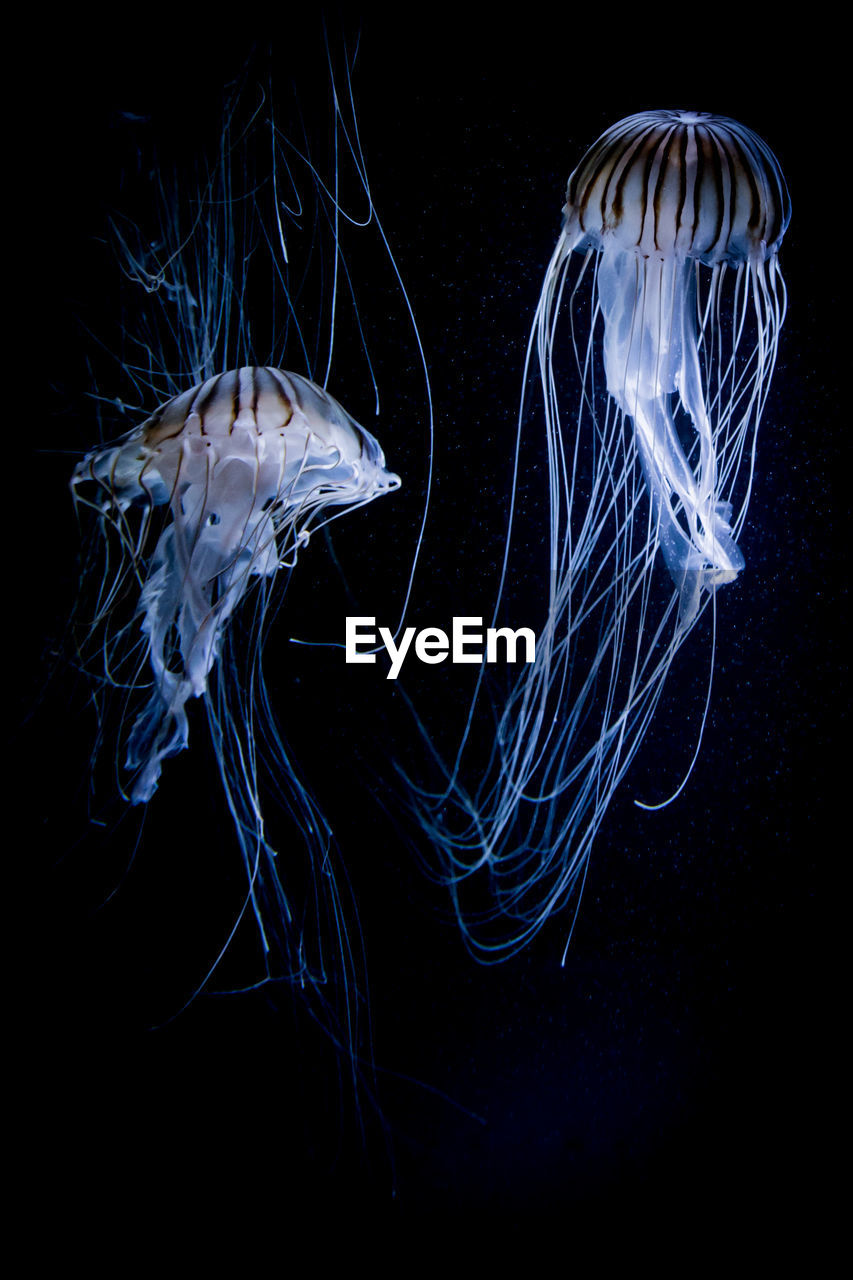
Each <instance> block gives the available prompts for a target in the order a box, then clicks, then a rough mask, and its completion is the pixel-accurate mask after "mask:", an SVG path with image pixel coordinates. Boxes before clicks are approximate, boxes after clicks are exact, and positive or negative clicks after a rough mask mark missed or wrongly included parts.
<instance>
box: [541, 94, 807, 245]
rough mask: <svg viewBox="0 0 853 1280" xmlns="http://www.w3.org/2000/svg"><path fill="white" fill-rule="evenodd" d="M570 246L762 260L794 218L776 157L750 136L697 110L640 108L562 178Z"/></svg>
mask: <svg viewBox="0 0 853 1280" xmlns="http://www.w3.org/2000/svg"><path fill="white" fill-rule="evenodd" d="M565 215H566V227H567V230H568V231H569V232H570V234H571V232H572V231H574V232H575V233H576V234H577V237H578V240H577V243H576V246H575V247H577V248H583V247H588V246H590V245H592V246H594V247H595V248H601V247H603V245H604V244H605V243H615V244H616V245H617V246H618V247H620V248H623V249H626V250H631V249H633V250H634V251H636V252H638V253H640V254H643V255H645V256H648V257H668V256H670V255H672V254H676V255H679V256H682V255H683V256H684V257H689V258H698V259H699V260H700V261H702V262H707V263H710V264H713V263H716V262H743V261H745V260H747V259H751V258H752V259H754V258H756V257H757V258H759V259H764V258H767V257H768V256H769V255H770V254H772V253H774V252H775V251H776V249H777V248H778V246H779V243H780V241H781V239H782V236H783V235H784V234H785V229H786V227H787V226H788V222H789V220H790V216H791V202H790V198H789V196H788V188H787V186H786V184H785V179H784V177H783V176H782V171H781V169H780V168H779V162H778V161H777V159H776V157H775V156H774V155H773V152H772V151H771V150H770V148H769V147H768V146H767V144H766V143H765V142H763V141H762V139H761V138H759V137H758V135H757V134H756V133H753V132H752V130H751V129H747V128H746V127H745V126H744V125H742V124H738V122H737V121H736V120H729V119H727V118H726V117H725V116H715V115H710V114H708V113H707V112H702V111H643V112H640V113H639V114H638V115H634V116H628V117H627V118H626V119H625V120H620V121H619V122H618V124H614V125H613V126H612V127H611V128H609V129H608V130H606V132H605V133H603V134H602V135H601V137H600V138H599V139H598V141H597V142H596V143H595V144H594V145H593V146H592V147H590V149H589V151H587V153H586V155H585V156H584V158H583V160H581V162H580V164H579V165H578V167H577V168H576V169H575V171H574V173H573V174H572V176H571V178H570V179H569V186H568V191H567V203H566V206H565Z"/></svg>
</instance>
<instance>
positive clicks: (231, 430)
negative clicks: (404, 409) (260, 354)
mask: <svg viewBox="0 0 853 1280" xmlns="http://www.w3.org/2000/svg"><path fill="white" fill-rule="evenodd" d="M72 483H73V486H74V489H75V492H77V493H79V492H82V491H83V490H84V489H85V490H86V491H87V497H86V500H87V501H88V502H89V503H91V504H92V505H94V506H96V507H97V508H98V509H99V511H100V512H101V513H102V515H103V518H104V520H105V522H106V523H108V524H111V525H112V526H114V528H115V529H116V530H117V531H118V532H119V534H120V535H121V538H122V542H123V544H124V547H125V549H126V550H127V551H128V552H129V553H130V556H131V559H132V561H133V563H134V566H135V567H136V569H137V571H138V573H139V575H140V577H141V580H142V590H141V594H140V599H139V610H140V614H141V616H142V623H141V625H142V630H143V632H144V633H145V635H146V637H147V642H148V657H149V661H150V668H151V674H152V676H153V690H152V693H151V696H150V699H149V701H148V704H147V705H146V707H145V708H144V709H143V710H142V711H141V712H140V714H139V715H138V717H137V718H136V721H135V723H134V725H133V728H132V730H131V732H130V736H129V740H128V744H127V761H126V764H127V768H128V769H129V770H130V771H131V772H132V774H133V782H132V785H131V797H132V799H133V800H134V801H136V802H141V801H146V800H149V799H150V798H151V796H152V795H153V793H154V791H155V789H156V787H157V781H158V778H159V776H160V771H161V767H162V762H163V760H164V759H165V758H166V757H167V756H171V755H174V754H175V753H176V752H178V751H180V750H182V749H183V748H184V747H186V745H187V739H188V726H187V713H186V703H187V700H188V699H189V698H191V697H199V696H201V695H203V694H204V693H206V691H207V687H208V677H209V675H210V671H211V668H212V667H213V665H214V663H215V662H216V659H217V656H218V654H219V651H220V648H221V644H222V637H223V632H224V629H225V627H226V626H227V624H228V620H229V618H230V617H231V614H232V613H233V611H234V609H235V608H236V607H237V605H238V604H239V603H240V601H241V600H242V598H243V597H244V596H245V594H246V593H247V591H248V590H249V589H250V587H251V586H252V584H253V582H254V581H256V580H257V579H258V578H267V579H269V578H272V577H274V576H275V574H276V573H277V572H278V570H279V568H281V567H288V568H291V567H292V566H293V565H294V563H295V561H296V555H297V552H298V550H299V548H300V547H302V546H305V544H306V543H307V542H308V540H309V537H310V534H311V532H312V531H313V530H315V529H316V528H318V527H319V526H320V525H322V524H325V523H327V522H328V521H329V520H330V519H331V518H333V516H334V515H335V514H339V513H340V510H341V509H342V508H352V507H358V506H364V505H365V504H366V503H368V502H372V501H373V499H374V498H376V497H378V496H380V495H381V494H383V493H387V492H389V491H390V490H392V489H396V488H398V487H399V484H400V481H399V478H398V477H397V476H395V475H392V474H391V473H390V472H389V471H387V470H386V468H385V459H384V457H383V454H382V450H381V449H380V447H379V444H378V443H377V441H376V440H375V439H374V438H373V436H371V435H370V434H369V432H367V431H365V430H364V429H363V428H362V427H360V426H359V425H358V423H357V422H355V421H354V419H352V418H351V417H350V416H349V414H348V413H347V412H346V411H345V410H344V409H343V408H342V407H341V406H340V405H339V404H338V402H337V401H336V400H334V399H333V398H332V397H331V396H330V395H329V394H328V393H327V392H325V391H323V390H321V388H320V387H317V386H315V385H314V383H312V382H309V381H308V380H307V379H306V378H302V377H300V376H299V375H297V374H293V373H284V372H283V371H281V370H279V369H268V368H244V369H238V370H233V371H231V372H228V373H224V374H221V375H219V376H217V377H214V378H209V379H208V380H207V381H206V382H204V383H202V384H201V385H200V386H197V387H193V388H191V390H189V391H186V392H184V393H183V394H182V395H180V396H177V397H175V398H174V399H173V400H170V401H169V402H168V403H167V404H165V405H163V407H162V408H161V409H159V410H158V411H157V413H155V414H154V415H153V417H151V418H149V419H148V421H147V422H145V423H143V424H142V426H140V427H139V428H137V429H136V430H135V431H132V432H131V433H130V434H129V435H128V436H126V437H125V438H124V439H123V440H121V441H119V442H118V443H117V444H114V445H111V446H107V447H106V448H103V449H99V450H97V451H96V452H94V453H92V454H90V455H89V456H88V457H87V458H85V459H84V461H83V462H81V463H80V465H79V466H78V467H77V469H76V471H75V473H74V478H73V482H72ZM93 486H94V487H93ZM161 506H167V507H168V509H169V512H170V516H171V519H170V520H169V521H168V523H167V524H166V527H165V528H164V529H163V530H162V532H161V533H160V536H159V538H158V540H157V544H156V547H155V548H154V551H153V553H152V554H151V556H150V560H146V557H145V553H144V546H145V540H146V535H147V532H148V525H149V522H150V519H151V515H152V512H153V511H154V509H155V508H157V507H161Z"/></svg>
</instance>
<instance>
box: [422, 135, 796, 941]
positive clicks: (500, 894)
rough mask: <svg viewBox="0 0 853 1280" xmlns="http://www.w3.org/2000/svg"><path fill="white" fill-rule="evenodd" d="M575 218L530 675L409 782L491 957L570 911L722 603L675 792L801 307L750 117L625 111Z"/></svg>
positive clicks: (541, 307)
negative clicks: (787, 282) (670, 683)
mask: <svg viewBox="0 0 853 1280" xmlns="http://www.w3.org/2000/svg"><path fill="white" fill-rule="evenodd" d="M563 215H564V216H563V226H562V231H561V234H560V237H559V240H558V243H557V246H556V249H555V250H554V253H553V256H552V258H551V261H550V264H549V266H548V268H547V271H546V273H545V279H544V283H543V286H542V290H541V294H540V297H539V302H538V305H537V308H536V311H535V316H534V320H533V324H532V328H531V334H530V341H529V344H528V350H527V361H526V365H525V392H524V394H523V396H522V402H521V408H520V412H519V417H518V429H517V440H516V448H515V463H514V468H515V469H514V480H513V493H512V503H511V514H510V524H509V534H508V537H507V543H506V552H505V556H504V560H503V572H502V577H501V583H500V590H499V595H498V605H497V607H496V609H495V617H496V618H497V617H498V615H499V613H500V611H501V609H502V608H503V609H505V608H506V604H507V594H508V586H509V584H511V583H514V582H515V581H517V580H518V579H519V578H521V577H522V576H524V575H527V576H529V575H530V574H531V572H534V571H535V570H532V569H531V565H530V563H529V560H528V561H525V560H524V559H523V556H524V555H528V554H529V553H526V552H522V551H521V550H516V548H515V546H514V540H515V542H518V543H519V544H520V543H521V542H522V541H524V542H526V543H529V542H530V528H531V526H530V524H529V513H527V512H524V511H521V510H520V504H521V499H520V492H521V491H520V484H519V482H520V479H521V478H522V477H524V478H525V479H526V478H527V477H528V475H529V474H530V472H532V471H533V470H535V468H536V467H538V466H539V467H541V462H542V454H541V453H537V449H541V447H542V446H541V445H540V444H539V442H538V441H536V442H534V443H531V431H530V426H529V421H528V418H529V416H530V415H531V405H533V406H534V407H535V408H536V411H537V412H538V415H539V417H540V420H541V421H542V423H543V424H544V433H543V435H544V462H545V467H546V471H547V510H546V513H545V522H546V523H545V532H544V537H542V538H541V541H542V543H543V544H544V548H545V553H546V557H545V558H544V560H543V563H542V564H541V566H540V569H539V573H540V577H539V578H538V579H537V581H538V582H539V583H540V584H541V585H540V587H539V590H540V591H541V592H542V593H543V594H544V596H545V598H546V600H547V609H546V611H545V616H544V620H543V622H542V626H541V629H540V631H539V638H538V643H537V658H536V662H535V664H534V665H532V666H531V667H528V668H527V669H526V671H525V672H524V674H522V675H521V676H520V677H519V678H518V679H516V680H515V681H514V682H513V683H511V685H510V687H509V689H508V691H507V692H506V695H505V696H504V697H503V699H502V700H498V699H497V698H496V697H495V695H494V694H493V695H492V702H493V703H494V702H496V701H497V702H498V705H499V706H500V710H499V711H498V712H497V714H496V717H495V719H494V720H492V721H489V720H488V718H486V719H487V726H486V734H487V737H488V745H487V747H486V748H485V752H484V754H483V748H482V745H480V746H477V745H476V742H477V734H478V724H479V723H480V722H481V720H482V717H480V716H479V712H478V706H479V705H480V703H481V702H482V701H483V697H484V677H483V676H482V675H481V677H480V679H479V680H478V683H477V688H476V691H475V693H474V697H473V701H472V704H471V709H470V712H469V715H468V719H467V724H466V727H465V731H464V734H463V737H462V741H461V745H460V746H459V749H458V751H457V753H456V756H455V759H453V760H452V761H451V762H450V763H446V764H445V765H444V766H443V768H442V776H441V780H440V783H439V784H438V785H436V786H433V787H431V788H424V787H422V786H421V787H416V788H415V797H416V807H417V810H418V813H419V816H420V819H421V822H422V823H423V826H424V828H425V830H426V832H427V835H428V838H429V839H430V841H431V843H432V845H433V846H434V848H435V849H437V851H438V855H439V860H440V865H441V868H442V874H443V876H444V877H445V879H446V881H447V883H448V885H449V887H450V890H451V894H452V897H453V901H454V904H455V908H456V912H457V915H458V918H459V921H460V924H461V927H462V931H463V936H464V938H465V940H466V943H467V945H468V946H469V947H470V949H471V950H472V952H473V953H474V955H475V956H477V958H478V959H481V960H483V961H484V962H491V961H495V960H500V959H503V958H505V957H506V956H508V955H511V954H512V953H514V952H515V951H517V950H518V949H519V948H521V947H523V946H524V945H526V943H527V942H529V941H530V939H531V938H532V937H533V936H534V935H535V934H536V933H537V932H538V931H539V930H540V929H541V928H542V926H543V925H544V923H545V921H546V920H547V919H548V918H549V917H550V916H551V915H552V914H553V913H554V912H556V911H558V910H560V909H561V908H564V907H566V905H567V904H569V903H570V902H572V901H573V902H574V904H575V915H576V911H577V905H578V903H579V901H580V897H581V893H582V889H583V884H584V880H585V876H586V870H587V867H588V863H589V855H590V851H591V848H592V846H593V843H594V841H595V839H596V836H597V834H598V832H599V829H600V827H601V824H602V821H603V819H604V816H605V814H606V812H607V810H608V806H609V805H610V802H611V800H612V797H613V795H614V793H615V792H616V790H617V788H618V787H619V785H620V783H621V782H622V780H623V778H624V777H625V774H626V771H627V770H628V768H629V766H630V765H631V763H632V761H633V760H634V758H635V756H636V754H637V752H638V750H639V749H640V746H641V744H642V742H643V739H644V737H645V735H646V733H647V731H648V729H649V726H650V724H651V722H652V720H653V718H654V716H655V712H656V709H657V708H658V706H659V704H660V700H661V697H662V694H663V691H664V687H665V684H666V679H667V675H668V673H669V672H670V670H671V668H672V665H673V661H674V659H675V656H676V654H677V652H678V651H679V649H680V648H681V647H682V645H683V644H684V643H685V641H686V640H687V637H688V635H690V634H691V632H693V630H694V629H695V627H696V625H697V623H698V622H699V620H700V618H701V617H702V616H703V614H704V612H705V610H706V608H707V606H708V605H709V603H711V604H712V606H713V607H712V615H713V619H714V627H713V628H712V638H711V648H712V655H711V658H710V661H709V663H708V668H707V670H708V675H707V690H706V697H705V710H704V714H703V716H702V721H701V724H700V726H699V730H698V734H697V741H696V747H695V751H694V754H693V757H692V761H691V762H690V764H689V766H688V767H687V769H686V772H685V773H684V774H683V777H682V779H681V783H680V785H679V786H677V787H675V789H674V792H673V794H671V795H670V796H668V797H667V798H665V799H663V800H658V801H656V802H654V803H652V802H649V803H647V802H645V801H641V800H639V799H638V800H637V803H638V804H641V805H642V806H643V807H645V808H656V807H662V806H663V804H666V803H669V802H670V800H672V799H674V797H675V796H676V795H677V794H678V793H679V792H680V791H681V789H682V788H683V786H684V784H685V782H686V779H687V777H688V776H689V773H690V770H691V769H692V767H693V763H695V759H696V754H697V753H698V750H699V743H700V742H701V735H702V727H703V726H704V723H705V717H706V716H707V711H708V700H709V698H710V691H711V673H712V672H713V635H714V634H715V630H714V629H715V627H716V613H717V610H716V604H715V603H714V602H715V600H716V592H717V590H718V589H719V588H720V587H723V586H724V585H725V584H727V583H731V582H733V581H735V579H736V578H737V577H738V575H739V574H740V573H741V572H742V571H743V569H744V566H745V557H744V553H743V550H742V548H741V545H740V544H741V540H742V533H743V529H744V522H745V519H746V513H747V506H748V503H749V498H750V494H751V491H752V487H753V478H754V473H755V464H756V442H757V431H758V427H759V423H760V421H761V417H762V414H763V411H764V407H765V402H766V399H767V394H768V388H769V383H770V378H771V374H772V371H773V367H774V363H775V360H776V354H777V348H778V342H779V333H780V328H781V325H782V321H783V318H784V315H785V308H786V294H785V287H784V283H783V280H782V275H781V272H780V269H779V265H778V250H779V245H780V243H781V241H782V237H783V235H784V233H785V230H786V227H787V225H788V221H789V218H790V201H789V197H788V192H787V188H786V184H785V180H784V178H783V176H782V172H781V169H780V167H779V164H778V161H777V160H776V158H775V156H774V155H773V153H772V152H771V151H770V149H769V148H768V146H767V145H766V144H765V143H764V142H763V141H762V139H761V138H759V137H758V136H757V135H756V134H755V133H753V132H752V131H751V130H750V129H748V128H746V127H745V126H744V125H741V124H739V123H737V122H736V121H734V120H731V119H728V118H726V117H724V116H718V115H711V114H708V113H704V112H694V111H681V110H672V111H670V110H662V111H646V112H642V113H640V114H638V115H633V116H630V117H628V118H627V119H625V120H621V121H620V122H619V123H617V124H615V125H613V126H612V127H611V128H610V129H608V130H606V131H605V133H603V134H602V136H601V137H600V138H599V139H598V141H597V142H596V143H595V144H594V145H593V146H592V147H591V148H590V150H589V151H588V152H587V153H586V155H585V156H584V158H583V159H582V160H581V162H580V164H579V165H578V166H577V168H576V169H575V170H574V172H573V173H572V175H571V178H570V179H569V183H568V191H567V200H566V204H565V207H564V210H563ZM536 363H538V379H537V380H536V382H538V390H539V395H540V397H541V399H538V400H537V399H536V398H535V396H534V395H533V394H531V393H529V391H528V382H529V381H530V374H531V371H532V369H533V368H534V367H535V365H536ZM572 386H573V387H574V390H573V391H570V389H569V388H570V387H572ZM539 439H542V437H540V438H539ZM528 487H529V486H528ZM521 520H527V523H526V524H525V525H524V532H525V534H526V535H527V537H526V538H525V539H522V538H521V537H520V536H519V533H518V525H519V522H520V521H521ZM525 621H527V619H525ZM490 726H491V727H490ZM481 740H482V734H481V738H480V741H481ZM483 759H485V765H483V764H482V760H483ZM472 773H473V778H472V777H471V774H472ZM571 919H572V923H570V924H569V927H568V930H567V932H568V937H569V938H570V937H571V929H572V927H573V919H574V917H572V918H571ZM566 945H567V946H568V942H567V944H566Z"/></svg>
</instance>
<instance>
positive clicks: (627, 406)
mask: <svg viewBox="0 0 853 1280" xmlns="http://www.w3.org/2000/svg"><path fill="white" fill-rule="evenodd" d="M695 271H696V266H695V264H694V263H692V262H691V261H690V260H688V259H685V258H676V259H672V258H652V257H648V258H646V257H643V256H641V255H640V254H637V253H633V252H625V251H623V250H620V249H618V248H614V247H612V246H607V247H605V248H604V250H603V252H602V255H601V262H600V264H599V268H598V297H599V303H600V306H601V311H602V315H603V317H604V324H605V339H604V362H605V370H606V374H607V389H608V391H609V393H610V395H611V396H612V397H613V398H614V400H615V401H616V402H617V404H618V405H619V407H620V408H621V410H622V411H623V413H625V415H626V416H628V417H630V419H631V421H632V422H633V425H634V435H635V440H636V444H637V450H638V453H639V456H640V461H641V464H642V468H643V474H644V477H645V480H646V485H647V487H648V490H649V495H650V499H651V506H652V521H653V524H654V525H655V527H656V528H657V533H658V541H659V545H660V548H661V552H662V554H663V557H664V560H665V562H666V565H667V568H668V570H669V573H670V575H671V577H672V579H673V581H674V583H675V585H676V586H677V587H678V589H679V592H680V593H681V616H682V620H684V621H689V620H690V619H691V618H692V617H694V616H695V614H696V611H697V609H698V604H699V596H700V591H701V588H708V589H710V588H713V587H715V586H718V585H721V584H722V583H725V582H731V581H732V580H733V579H734V578H735V577H736V576H737V574H738V572H739V571H740V570H741V569H742V568H743V567H744V559H743V556H742V555H741V552H740V550H739V549H738V547H737V544H736V542H735V539H734V535H733V532H732V528H731V525H730V523H729V521H730V518H731V506H730V504H729V503H728V502H726V501H723V500H722V499H721V498H720V495H719V491H718V483H717V459H716V452H715V443H714V432H713V428H712V426H711V421H710V418H709V414H708V410H707V407H706V404H705V396H704V392H703V388H702V377H701V367H700V361H699V349H698V323H697V318H696V317H697V301H696V285H695ZM675 396H677V398H678V402H680V404H681V406H683V408H684V409H685V410H686V411H687V414H688V415H689V417H690V419H691V422H692V425H693V428H694V429H695V431H696V435H697V437H698V445H699V450H698V452H699V457H698V462H697V465H696V469H695V471H694V469H693V467H691V465H690V463H689V461H688V459H687V457H686V456H685V453H684V449H683V448H682V445H681V441H680V439H679V436H678V431H677V429H676V425H675V420H674V416H673V397H675Z"/></svg>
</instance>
